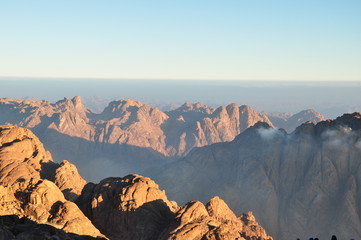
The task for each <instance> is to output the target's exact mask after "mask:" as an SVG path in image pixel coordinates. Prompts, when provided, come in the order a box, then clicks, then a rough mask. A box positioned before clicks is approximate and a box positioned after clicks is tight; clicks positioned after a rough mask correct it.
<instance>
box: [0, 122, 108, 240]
mask: <svg viewBox="0 0 361 240" xmlns="http://www.w3.org/2000/svg"><path fill="white" fill-rule="evenodd" d="M68 164H70V163H68ZM64 165H65V164H62V165H61V166H59V165H58V164H56V163H54V162H53V161H52V159H51V155H50V153H49V152H47V151H45V149H44V147H43V145H42V143H41V142H40V141H39V139H38V138H37V137H36V136H35V135H34V134H33V133H32V132H31V131H30V130H28V129H24V128H19V127H13V126H0V206H1V210H0V214H1V215H17V216H19V217H26V218H27V219H30V220H32V221H34V222H36V223H38V224H48V225H52V226H54V227H56V228H59V229H62V230H64V231H66V232H70V233H74V234H80V235H91V236H94V237H97V236H99V237H101V236H103V235H102V234H101V233H100V232H99V230H98V229H96V228H95V227H94V226H93V224H92V223H91V222H90V220H89V219H88V218H87V217H85V215H84V214H83V213H82V212H81V211H80V209H79V208H78V207H77V205H76V204H75V203H73V202H70V201H68V200H66V199H65V197H64V194H63V193H62V192H61V190H60V189H59V187H60V188H62V187H63V185H64V184H63V183H64V182H66V184H65V185H66V186H67V185H73V183H74V181H78V180H79V179H80V176H78V175H77V174H76V168H75V166H72V167H71V168H69V169H64ZM72 171H73V172H72ZM55 179H57V181H55ZM53 181H55V182H57V183H58V184H59V187H58V186H57V185H56V183H54V182H53ZM83 184H85V183H83ZM80 186H81V184H79V185H75V187H74V188H72V189H77V187H79V188H80ZM64 190H67V189H64ZM77 190H78V191H79V190H81V189H77Z"/></svg>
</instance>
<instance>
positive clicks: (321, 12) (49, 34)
mask: <svg viewBox="0 0 361 240" xmlns="http://www.w3.org/2000/svg"><path fill="white" fill-rule="evenodd" d="M0 76H2V77H8V76H14V77H57V78H65V77H75V78H77V77H79V78H88V77H91V78H126V79H127V78H128V79H129V78H138V79H217V80H223V79H228V80H253V79H257V80H351V81H361V0H338V1H335V0H287V1H286V0H280V1H278V0H274V1H272V0H247V1H246V0H234V1H231V0H217V1H213V0H207V1H205V0H204V1H203V0H164V1H159V0H144V1H139V0H128V1H125V0H124V1H121V0H117V1H115V0H103V1H102V0H59V1H49V0H44V1H39V0H32V1H29V0H22V1H20V0H0Z"/></svg>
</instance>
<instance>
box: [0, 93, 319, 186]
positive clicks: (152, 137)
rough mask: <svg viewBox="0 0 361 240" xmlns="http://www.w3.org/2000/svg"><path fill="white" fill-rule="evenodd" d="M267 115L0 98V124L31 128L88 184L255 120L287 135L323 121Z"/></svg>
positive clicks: (181, 152) (230, 134) (139, 168)
mask: <svg viewBox="0 0 361 240" xmlns="http://www.w3.org/2000/svg"><path fill="white" fill-rule="evenodd" d="M269 116H270V117H271V118H272V119H273V121H274V123H273V122H272V121H271V120H270V118H269V117H267V115H265V114H262V113H258V112H256V111H254V110H253V109H252V108H251V107H249V106H246V105H242V106H238V105H236V104H229V105H228V106H220V107H218V108H213V107H209V106H205V105H203V104H201V103H196V104H191V103H188V102H186V103H185V104H183V105H182V106H180V107H179V108H177V109H174V110H171V111H166V112H163V111H161V110H159V109H158V108H154V107H152V106H150V105H146V104H142V103H141V102H139V101H134V100H131V99H125V100H119V101H112V102H110V103H109V105H108V106H107V107H106V108H105V109H104V110H103V111H102V112H101V113H93V112H91V111H90V110H89V109H87V108H86V107H85V106H84V105H83V103H82V100H81V98H80V97H74V98H73V99H67V98H65V99H64V100H60V101H58V102H56V103H55V104H52V103H50V102H48V101H38V100H20V99H9V98H5V99H0V124H11V125H16V126H21V127H26V128H29V129H32V130H33V131H34V132H35V133H36V134H37V135H38V136H39V137H40V139H41V140H42V141H43V142H44V144H45V146H46V148H47V149H49V150H50V151H51V152H52V154H53V157H54V158H55V159H56V160H57V161H61V160H63V159H68V160H71V161H73V162H75V163H76V164H78V165H79V166H81V171H83V172H82V173H83V175H84V176H85V177H86V178H87V179H92V180H100V179H101V178H104V177H105V176H108V175H109V174H111V175H114V176H117V175H118V174H119V173H120V174H123V175H125V174H127V173H129V172H138V173H142V172H143V171H144V170H145V169H147V168H149V167H151V166H158V165H159V164H162V163H166V162H168V161H169V160H166V159H176V158H177V157H181V156H185V155H186V154H187V153H188V152H189V151H190V150H192V149H193V148H195V147H202V146H205V145H209V144H212V143H217V142H225V141H232V140H233V139H234V138H235V137H236V136H237V135H238V134H239V133H241V132H242V131H244V130H245V129H247V128H249V127H250V126H253V125H254V124H255V123H257V122H258V121H261V122H266V123H268V124H269V125H270V126H275V127H278V126H280V127H284V128H286V129H287V130H289V131H292V129H293V128H295V127H296V126H297V125H299V124H300V123H302V122H306V121H313V122H318V121H320V120H323V117H322V115H320V114H318V113H317V112H315V111H311V110H308V111H307V112H306V114H304V113H302V112H301V113H299V114H296V115H294V116H290V117H288V118H284V117H283V118H277V117H275V116H274V115H269ZM100 163H101V164H100ZM93 168H99V171H98V174H95V175H94V173H92V169H93ZM105 171H107V173H104V174H103V172H105Z"/></svg>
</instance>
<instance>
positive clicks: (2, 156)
mask: <svg viewBox="0 0 361 240" xmlns="http://www.w3.org/2000/svg"><path fill="white" fill-rule="evenodd" d="M74 201H75V202H74ZM95 238H98V239H99V238H103V239H104V238H108V239H112V240H118V239H119V240H120V239H187V240H188V239H194V240H200V239H209V240H211V239H212V240H216V239H247V240H250V239H259V240H272V238H271V237H270V236H268V235H267V234H266V232H265V230H264V229H263V228H262V227H261V226H259V224H258V223H257V222H256V220H255V218H254V216H253V215H252V213H248V214H242V215H240V216H238V217H237V216H236V215H235V214H234V213H233V212H232V211H231V210H230V209H229V208H228V206H227V204H226V203H225V202H224V201H223V200H221V199H220V198H218V197H214V198H212V199H211V200H210V201H209V203H208V204H207V205H203V204H202V203H201V202H198V201H191V202H188V203H186V205H185V206H184V207H181V206H178V204H177V203H176V202H171V201H169V200H168V199H167V196H166V194H165V192H164V190H160V189H159V187H158V185H157V184H156V183H155V182H154V181H152V180H151V179H150V178H147V177H142V176H140V175H134V174H132V175H128V176H126V177H123V178H120V177H119V178H114V177H113V178H107V179H104V180H102V181H101V182H100V183H99V184H93V183H88V184H86V182H85V181H84V179H82V177H81V176H80V175H79V174H78V172H77V168H76V167H75V166H74V165H72V164H71V163H69V162H68V161H63V162H62V163H61V164H57V163H54V162H53V161H52V158H51V155H50V153H49V152H47V151H46V150H45V149H44V147H43V145H42V143H41V142H40V141H39V139H38V138H37V137H36V136H35V135H34V134H33V133H32V132H31V131H30V130H28V129H24V128H19V127H14V126H0V239H64V240H65V239H95Z"/></svg>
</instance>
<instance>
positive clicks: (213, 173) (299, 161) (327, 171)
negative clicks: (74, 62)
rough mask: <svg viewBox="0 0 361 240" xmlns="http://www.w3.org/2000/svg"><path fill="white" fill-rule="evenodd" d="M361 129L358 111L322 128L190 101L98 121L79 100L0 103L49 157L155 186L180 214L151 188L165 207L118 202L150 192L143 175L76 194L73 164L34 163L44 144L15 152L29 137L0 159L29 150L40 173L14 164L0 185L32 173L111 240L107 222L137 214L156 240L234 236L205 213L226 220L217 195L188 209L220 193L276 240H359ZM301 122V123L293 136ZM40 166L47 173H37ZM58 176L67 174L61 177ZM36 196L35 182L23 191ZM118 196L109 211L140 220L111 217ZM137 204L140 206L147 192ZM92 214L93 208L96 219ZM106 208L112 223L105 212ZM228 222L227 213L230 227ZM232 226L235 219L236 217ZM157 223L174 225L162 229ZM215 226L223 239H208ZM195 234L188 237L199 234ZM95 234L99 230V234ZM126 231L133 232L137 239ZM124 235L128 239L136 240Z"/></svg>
mask: <svg viewBox="0 0 361 240" xmlns="http://www.w3.org/2000/svg"><path fill="white" fill-rule="evenodd" d="M360 121H361V114H360V113H354V114H345V115H343V116H342V117H339V118H337V119H335V120H324V118H323V116H322V115H320V114H318V113H317V112H315V111H313V110H305V111H301V112H300V113H297V114H284V113H258V112H256V111H254V110H253V109H252V108H251V107H249V106H246V105H243V106H238V105H236V104H230V105H227V106H221V107H218V108H213V107H209V106H205V105H203V104H200V103H196V104H191V103H185V104H183V105H182V106H181V107H179V108H177V109H174V110H171V111H165V112H163V111H161V110H159V109H157V108H154V107H151V106H149V105H146V104H142V103H141V102H138V101H134V100H131V99H126V100H119V101H113V102H110V103H109V105H108V106H107V107H106V108H105V109H104V110H103V111H102V112H101V113H93V112H91V111H90V110H88V109H87V108H86V107H84V105H83V104H82V101H81V98H80V97H74V98H73V99H64V100H61V101H58V102H56V103H55V104H51V103H50V102H47V101H37V100H16V99H1V100H0V124H12V125H17V126H22V127H26V128H30V129H31V130H32V131H34V132H35V133H36V134H37V135H38V136H39V137H40V139H41V141H43V142H44V145H45V147H46V148H47V149H49V150H50V151H51V152H52V155H53V157H54V159H56V160H57V161H58V162H60V161H61V160H63V159H67V160H70V162H74V163H76V165H77V166H78V167H79V170H80V173H82V172H84V173H85V174H84V175H83V174H82V175H83V176H85V177H86V179H92V180H97V181H98V180H100V179H102V178H104V177H106V176H113V177H118V176H125V175H128V174H129V173H138V174H139V173H141V174H142V175H146V176H150V177H151V178H152V179H155V180H156V181H157V182H158V183H159V184H160V186H161V188H164V189H166V191H167V194H168V195H169V197H170V199H175V200H177V201H178V202H180V203H181V204H185V207H183V208H182V210H179V209H178V210H175V209H176V208H177V206H176V205H174V204H173V203H172V202H171V201H169V200H168V199H166V198H165V197H164V196H163V195H162V193H160V192H158V190H157V191H155V192H156V193H155V195H156V196H157V197H159V200H160V201H156V203H154V204H155V205H154V204H153V203H152V204H146V206H147V207H145V206H144V208H141V209H138V207H136V206H138V205H137V204H136V202H137V201H136V200H135V199H133V198H132V197H131V196H130V195H127V194H125V195H124V191H128V190H125V189H128V188H129V189H132V190H129V191H130V192H133V193H134V194H135V193H136V191H133V190H134V189H133V184H136V183H138V182H141V183H146V185H145V186H143V185H142V187H141V188H142V189H143V188H146V189H148V188H152V187H150V186H155V185H153V182H152V181H151V180H150V179H148V178H144V177H141V176H139V175H128V176H127V177H124V178H108V179H105V180H103V181H101V182H100V183H99V184H88V185H86V186H85V188H84V189H83V191H82V193H81V194H80V192H79V191H80V190H79V189H82V187H83V186H84V185H83V184H85V183H84V182H83V181H82V180H81V177H80V176H78V175H77V174H75V175H69V173H71V172H75V171H73V170H72V169H73V167H72V166H73V165H71V164H70V163H69V161H64V162H63V163H62V164H61V165H56V164H55V163H52V161H50V160H49V159H51V158H50V157H49V156H50V155H49V156H48V155H46V154H45V153H44V154H40V152H42V151H38V150H37V149H39V148H40V147H34V148H31V147H29V149H35V150H34V151H30V150H29V152H28V151H22V150H21V147H16V146H17V142H18V141H23V140H24V141H25V142H28V140H27V139H28V138H29V137H24V138H21V139H20V140H16V139H15V140H12V141H10V142H9V141H8V142H7V141H4V140H2V146H3V147H7V146H8V145H9V146H10V145H11V146H12V147H13V148H14V149H15V150H16V151H13V152H12V153H11V151H8V149H6V150H4V151H3V152H2V153H0V160H1V157H3V158H5V157H7V156H8V158H10V159H11V155H13V154H14V153H15V152H16V154H19V152H20V153H21V154H25V153H29V154H30V156H31V157H25V158H24V157H22V155H21V154H20V155H21V159H23V161H24V162H26V163H29V164H30V165H29V166H32V167H34V166H35V167H36V166H38V167H36V168H35V170H31V168H29V166H26V167H24V166H23V165H19V166H16V169H19V171H18V170H16V171H15V170H14V171H13V170H12V168H11V167H12V165H7V164H5V165H3V170H2V171H3V173H1V172H0V180H1V179H8V178H7V176H8V175H11V174H13V173H16V175H15V176H16V178H15V179H16V180H15V182H19V181H20V182H21V181H25V182H26V181H28V178H29V176H31V177H30V178H40V179H48V180H50V181H52V182H55V184H56V185H57V187H58V188H59V190H62V191H63V193H64V194H65V196H66V198H67V199H68V200H72V199H73V200H74V199H76V198H77V197H78V196H79V195H82V196H81V197H80V198H78V200H76V201H77V204H78V206H79V208H80V209H81V210H82V212H83V213H84V214H85V216H87V217H88V218H89V219H90V220H91V221H92V223H93V224H94V226H95V227H96V228H97V229H99V230H101V233H103V234H104V233H106V235H107V236H114V234H115V235H116V234H118V233H120V232H122V231H123V230H124V229H122V227H117V226H115V225H113V227H112V229H113V230H112V231H110V232H107V230H105V228H106V227H107V226H106V225H104V221H105V220H104V216H105V217H106V218H109V219H112V221H113V222H119V221H121V222H123V221H136V219H138V217H139V218H141V219H143V218H144V219H147V217H144V216H143V213H144V212H143V211H145V212H154V211H155V212H157V211H158V210H159V211H160V212H161V213H162V214H160V215H159V214H156V215H155V216H153V217H151V218H155V219H157V220H156V222H155V223H154V224H155V225H154V226H153V227H151V229H158V230H156V231H153V232H152V234H154V235H153V236H158V237H159V238H160V237H161V236H162V237H164V236H165V235H163V234H168V235H167V236H169V234H170V235H171V236H173V237H174V239H182V237H183V239H185V238H187V237H185V236H187V235H186V234H188V233H189V234H191V233H192V229H199V231H201V232H202V234H203V235H202V236H209V238H205V239H212V238H211V236H215V234H222V231H226V232H229V233H230V234H231V233H232V234H233V233H234V234H236V235H237V234H240V233H239V232H238V233H237V232H234V231H233V230H232V229H233V227H231V229H220V228H219V226H220V225H219V224H221V225H222V221H223V220H220V219H222V217H221V216H215V215H212V214H213V212H214V211H216V212H217V210H214V209H213V210H212V209H210V208H209V206H210V205H214V204H215V205H217V206H220V208H222V209H226V210H225V211H226V212H229V211H231V210H227V209H228V207H224V205H223V201H220V200H219V199H218V198H216V199H213V200H211V201H210V202H209V203H208V204H207V205H206V206H204V205H203V204H201V203H200V202H190V203H189V202H188V201H189V200H190V199H197V200H200V201H202V202H203V203H207V202H208V201H209V199H212V198H213V196H220V197H221V198H222V199H225V201H226V202H227V203H228V204H229V205H230V207H231V209H232V210H234V211H235V212H240V211H242V212H247V211H253V212H254V215H255V216H256V217H257V219H258V220H259V221H260V223H261V224H262V226H265V229H267V231H268V232H269V233H270V234H271V236H274V237H275V239H280V240H286V239H291V238H293V239H296V238H303V239H304V238H306V237H309V236H317V237H319V238H322V239H327V238H329V237H330V236H331V235H333V234H336V235H337V236H339V237H340V238H342V239H349V238H360V237H361V232H360V229H361V221H360V219H361V210H360V208H359V206H361V189H360V186H361V178H360V176H361V168H360V166H361V165H360V163H359V159H360V156H361V140H360V139H361V135H360V134H361V133H360V131H361V122H360ZM296 125H297V126H298V125H299V126H298V127H297V128H296V130H293V129H294V128H295V127H296ZM4 128H5V129H6V127H4ZM278 128H280V129H278ZM15 129H18V128H15ZM285 129H286V130H288V131H287V132H288V133H287V132H286V130H285ZM19 131H20V130H19ZM25 135H26V134H25ZM30 138H31V137H30ZM29 144H30V143H29ZM14 146H15V147H14ZM29 146H31V144H30V145H29ZM8 152H10V153H11V154H10V155H9V154H8ZM35 153H36V154H35ZM34 154H35V155H34ZM33 155H34V156H33ZM37 156H42V157H41V158H40V159H41V161H40V160H36V161H35V162H32V161H30V160H29V159H33V158H36V157H37ZM24 159H26V160H24ZM38 161H40V166H44V167H47V169H48V170H47V171H50V173H47V171H42V170H41V168H40V167H39V163H38ZM54 164H55V165H54ZM61 167H63V169H65V170H63V171H60V170H58V169H61ZM39 168H40V169H39ZM17 173H19V174H17ZM1 174H2V175H1ZM44 174H45V175H44ZM27 176H28V177H27ZM68 178H73V180H72V181H76V182H77V183H80V186H77V185H76V184H74V187H71V186H72V185H73V184H72V181H68V180H66V179H68ZM7 181H9V180H7ZM6 184H11V183H6ZM128 184H130V185H128ZM34 187H35V186H33V185H31V187H30V189H34ZM155 188H158V187H155ZM25 189H27V188H26V186H25ZM35 189H36V188H35ZM117 189H124V190H122V191H118V190H117ZM26 191H30V190H26ZM39 191H40V190H39ZM114 194H116V195H117V196H118V197H119V199H123V200H122V202H120V203H119V202H117V203H116V204H115V205H114V206H113V205H111V204H110V203H109V204H110V205H111V206H112V207H113V208H114V209H121V210H122V211H124V212H133V211H135V212H137V213H138V212H139V215H137V214H135V215H134V216H131V218H129V219H128V218H127V214H126V213H124V212H122V213H119V214H116V215H114V216H113V215H111V214H110V213H111V212H113V210H114V209H113V208H112V207H109V208H107V207H106V206H107V205H109V204H108V202H112V197H111V196H113V195H114ZM10 195H11V194H10ZM145 195H147V194H145ZM151 195H152V194H151ZM132 196H133V195H132ZM117 199H118V198H117ZM141 199H144V194H142V197H141ZM153 200H154V199H153ZM153 200H150V201H153ZM62 201H63V200H62ZM63 202H64V201H63ZM102 202H105V203H106V204H105V203H104V204H101V203H102ZM113 203H114V202H113ZM143 203H144V202H143ZM18 204H19V206H24V204H25V205H26V203H18ZM164 204H165V205H166V206H168V210H169V209H173V207H174V210H171V211H170V212H169V211H168V210H167V208H165V205H164ZM16 206H18V205H16ZM16 206H15V207H16ZM92 206H97V207H96V209H95V210H92ZM148 207H149V208H148ZM187 209H188V210H187ZM195 209H197V210H195ZM47 211H49V210H47ZM103 211H105V212H108V213H109V214H110V215H103V214H101V212H103ZM174 214H175V215H174ZM183 214H186V215H183ZM231 215H232V214H231ZM231 215H227V220H225V221H226V222H229V219H228V218H229V217H230V216H231ZM185 216H187V217H185ZM192 216H198V217H195V218H193V217H192ZM158 217H160V218H159V219H158ZM213 217H215V219H216V220H217V219H218V220H217V221H221V222H218V223H217V224H218V225H217V224H216V225H212V224H213V221H215V219H214V218H213ZM230 218H231V219H234V217H233V215H232V217H230ZM165 219H168V220H165ZM202 219H207V221H206V222H207V223H206V224H205V223H204V222H202V223H200V222H199V221H200V220H202ZM237 219H238V220H235V222H237V223H235V224H236V225H232V224H231V225H232V226H238V227H239V226H241V225H237V224H238V223H239V222H238V221H239V220H241V221H243V223H242V224H243V225H244V224H246V223H252V224H253V219H254V218H253V215H250V214H248V215H243V217H242V216H241V217H238V218H237ZM242 219H243V220H242ZM59 221H60V220H59ZM163 221H168V222H172V224H173V225H172V224H171V225H172V226H170V225H169V226H168V227H169V228H167V229H168V230H165V229H166V228H165V225H163ZM246 225H247V224H246ZM193 226H194V228H193ZM214 226H216V227H215V228H214ZM252 226H253V225H252ZM254 226H256V227H254V228H252V227H251V226H250V227H251V229H253V230H254V231H256V232H259V234H261V235H262V236H263V238H264V239H267V238H268V236H267V235H265V233H264V234H263V232H262V231H263V230H257V229H259V228H258V227H257V226H258V225H254ZM238 227H236V228H238ZM136 228H137V227H136ZM138 228H139V229H140V228H142V229H145V230H144V232H143V233H142V234H144V235H147V234H148V233H147V231H148V230H149V229H147V228H145V227H144V226H143V225H139V226H138ZM159 229H162V230H159ZM207 229H208V230H207ZM212 229H218V230H214V231H216V232H214V231H213V230H212ZM211 230H212V231H211ZM92 231H93V230H92ZM149 231H150V230H149ZM197 231H198V230H197ZM197 231H196V232H195V234H198V232H197ZM217 231H218V232H217ZM247 231H248V230H247ZM93 232H94V233H96V230H94V231H93ZM130 232H131V233H130V234H133V233H134V231H133V230H131V231H130ZM261 232H262V233H261ZM77 234H83V233H82V232H81V231H80V232H79V233H77ZM174 234H175V235H174ZM177 234H181V235H177ZM184 234H185V235H184ZM252 234H253V233H252ZM144 235H142V236H144ZM94 236H95V235H94ZM99 236H100V235H99ZM127 236H132V237H133V238H134V235H127ZM192 236H193V235H192ZM217 236H221V235H217ZM229 236H231V235H229ZM232 236H233V235H232ZM237 236H238V235H237ZM178 237H179V238H178ZM244 238H246V237H244ZM124 239H127V238H126V237H125V238H124ZM129 239H131V237H129ZM221 239H223V238H221ZM230 239H232V237H230ZM246 239H248V238H246ZM250 239H252V238H250Z"/></svg>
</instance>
